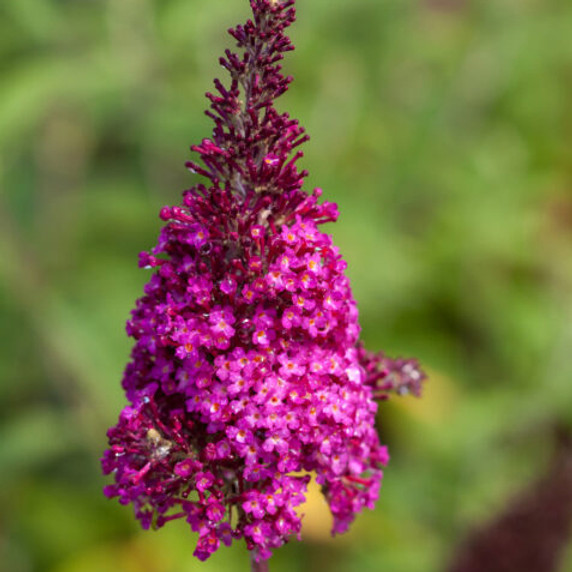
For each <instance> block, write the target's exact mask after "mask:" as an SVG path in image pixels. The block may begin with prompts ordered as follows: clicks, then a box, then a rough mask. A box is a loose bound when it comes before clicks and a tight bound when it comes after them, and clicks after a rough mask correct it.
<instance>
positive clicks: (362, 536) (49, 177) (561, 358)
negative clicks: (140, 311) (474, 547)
mask: <svg viewBox="0 0 572 572" xmlns="http://www.w3.org/2000/svg"><path fill="white" fill-rule="evenodd" d="M247 4H248V3H247V1H246V0H216V2H206V1H205V0H202V1H199V0H2V1H1V2H0V337H1V341H2V343H1V344H0V507H1V508H0V569H2V570H6V571H10V572H32V571H47V572H103V571H106V570H119V571H125V572H171V571H172V572H175V571H177V572H183V571H192V570H197V571H216V570H229V571H233V570H237V571H239V570H241V571H242V570H247V569H248V556H247V553H246V550H245V549H244V548H242V547H241V546H237V547H233V548H231V549H221V550H220V551H219V552H218V553H217V554H216V555H215V556H213V557H212V558H211V560H209V561H208V562H206V563H204V564H202V563H199V562H198V561H195V560H194V559H193V557H192V555H191V554H192V551H193V548H194V540H195V539H194V537H193V533H191V532H190V531H189V530H188V528H187V525H186V524H185V523H184V522H174V523H170V524H169V525H168V526H166V527H165V528H164V529H162V530H161V531H159V532H145V533H144V532H142V531H140V530H139V529H138V527H137V525H136V523H135V522H134V519H133V517H132V512H131V509H130V508H128V507H127V508H126V507H121V506H119V505H118V504H117V503H116V502H115V501H108V500H106V499H105V498H104V497H103V495H102V494H101V489H102V487H103V486H104V484H105V483H106V480H105V479H104V478H103V477H102V476H101V475H100V468H99V461H98V459H99V457H100V455H101V453H102V451H103V449H104V448H105V445H106V439H105V431H106V428H107V427H108V426H109V425H112V424H114V423H115V422H116V418H117V415H118V413H119V410H120V408H121V407H122V406H123V404H124V397H123V394H122V391H121V388H120V379H121V375H122V370H123V367H124V365H125V363H126V361H127V359H128V355H129V351H130V347H131V343H130V341H129V340H128V339H127V338H126V335H125V333H124V322H125V320H126V319H127V317H128V315H129V311H130V309H131V308H132V307H133V305H134V301H135V299H136V298H137V297H138V296H139V295H140V294H141V292H142V287H143V284H144V283H145V282H146V280H147V279H148V274H147V273H146V271H144V270H139V269H138V268H137V255H138V252H139V251H140V250H144V249H148V248H150V247H151V246H152V245H153V244H154V242H155V240H156V237H157V234H158V231H159V228H160V221H159V219H158V216H157V213H158V211H159V209H160V208H161V207H162V206H163V205H164V204H176V203H177V202H178V201H179V197H180V193H181V192H182V190H183V189H185V188H188V187H190V186H191V185H192V184H193V183H194V182H196V179H195V178H194V177H193V176H192V175H191V174H189V173H188V172H187V171H186V169H185V168H184V162H185V161H186V160H187V159H188V158H190V153H189V151H188V146H189V145H190V144H193V143H196V142H198V141H200V139H202V138H203V137H205V136H208V135H209V134H210V132H211V125H210V123H209V120H208V118H206V117H205V116H204V115H203V110H204V108H205V107H206V100H205V98H204V96H203V94H204V92H205V91H207V90H210V89H211V86H212V79H213V78H214V77H215V76H217V75H219V76H220V77H221V78H222V77H223V76H222V71H223V70H222V69H221V68H220V67H219V66H218V63H217V60H218V56H219V55H220V54H222V52H223V50H224V48H226V47H229V46H231V45H232V42H231V39H230V37H228V36H226V33H225V30H226V29H227V28H228V27H229V26H231V25H234V24H236V23H239V22H241V21H243V20H244V19H245V18H246V16H247V14H248V5H247ZM299 4H300V5H299V7H298V15H299V21H298V23H297V24H296V26H295V27H294V28H293V29H292V33H291V35H292V37H293V40H294V42H295V44H296V46H297V51H295V52H294V53H293V54H291V55H290V57H289V59H287V61H286V65H285V67H286V69H287V72H288V73H289V74H292V75H294V76H295V82H294V83H293V84H292V87H291V90H290V92H289V93H288V94H286V95H285V96H284V97H283V98H282V99H281V101H280V102H279V108H280V109H282V110H287V111H289V112H290V113H291V114H292V115H293V116H295V117H298V118H299V119H300V120H301V122H302V124H303V125H304V126H305V127H306V128H307V130H308V132H309V133H310V135H311V136H312V140H311V141H310V143H308V144H307V145H306V148H305V153H306V156H305V158H304V159H303V161H302V165H303V167H305V168H308V169H309V170H310V177H309V178H308V180H307V183H308V188H310V187H312V186H320V187H322V188H323V189H324V196H325V198H327V199H328V200H333V201H336V202H338V204H339V207H340V210H341V213H342V215H341V219H340V221H339V222H338V223H336V224H335V225H330V226H329V232H331V233H332V234H333V235H334V238H335V241H336V243H337V244H338V245H339V246H340V248H341V250H342V253H343V254H344V256H345V257H346V259H347V261H348V264H349V274H350V276H351V278H352V280H353V288H354V293H355V296H356V298H357V300H358V303H359V307H360V312H361V321H362V325H363V337H364V339H365V341H366V344H367V345H368V347H369V348H370V349H384V350H385V351H386V352H387V353H389V354H390V355H394V356H397V355H402V356H406V357H410V356H416V357H418V358H419V360H420V361H421V362H422V364H423V366H424V367H425V368H426V370H427V371H428V373H429V374H430V381H429V382H428V383H427V384H426V388H425V389H426V391H425V395H424V397H423V399H422V400H419V401H416V400H415V399H414V398H403V399H401V400H395V402H390V403H387V404H383V406H382V407H381V409H380V413H379V425H380V430H381V431H382V435H383V439H384V440H385V441H386V442H387V443H389V445H390V447H391V453H392V461H391V463H390V466H389V468H388V470H387V472H386V477H385V482H384V487H383V490H382V495H381V499H380V501H379V503H378V505H377V508H376V509H375V510H374V511H366V512H364V513H363V514H362V515H361V516H360V517H359V518H358V519H357V521H356V522H355V524H354V526H353V528H352V530H351V532H350V533H348V534H347V535H345V536H342V537H339V538H336V539H335V540H331V539H330V537H329V526H330V520H329V516H328V513H327V510H326V508H325V506H324V505H323V504H322V503H321V501H320V497H319V495H318V493H317V492H316V491H314V492H313V493H312V495H311V496H310V500H309V503H308V505H307V506H306V507H305V512H306V515H307V516H306V524H305V527H304V532H303V534H304V542H302V543H297V542H293V543H291V544H289V545H287V546H286V547H284V548H282V549H281V550H279V551H278V552H277V554H276V556H275V557H274V558H273V559H272V561H271V570H272V571H286V570H299V571H309V570H329V571H333V572H337V571H339V572H342V571H354V570H359V571H363V572H365V571H378V570H379V571H389V572H432V571H435V572H437V571H442V570H447V569H448V567H450V566H451V563H452V562H453V560H454V555H455V554H456V553H458V551H459V550H460V546H462V543H463V541H464V539H466V538H467V535H470V534H471V532H472V531H473V530H475V529H478V528H479V527H486V526H488V524H487V523H490V522H492V521H494V520H495V519H497V518H498V517H499V514H502V513H503V511H504V510H506V508H507V507H509V506H511V503H514V502H515V501H514V499H515V498H519V495H521V494H522V491H526V490H530V487H531V486H533V485H532V483H534V482H536V481H537V480H538V479H541V478H545V477H546V475H549V474H550V471H551V467H552V466H553V458H554V455H555V454H556V455H558V453H554V451H555V449H557V448H558V447H557V445H556V444H555V443H556V439H555V437H554V436H555V434H556V433H557V432H558V433H559V434H562V433H564V434H566V433H567V432H568V431H569V429H570V428H572V383H571V381H572V362H571V359H570V355H571V353H572V192H571V191H572V97H571V93H572V4H571V3H570V2H568V1H567V0H562V1H558V0H494V1H493V0H490V1H486V0H482V1H477V0H465V1H463V0H351V1H348V0H300V1H299ZM556 428H558V431H556ZM543 476H544V477H543ZM557 504H561V503H557ZM564 528H565V527H564ZM563 534H564V536H566V534H569V533H566V531H565V530H564V532H563ZM568 544H570V543H568ZM554 569H555V570H558V571H561V572H564V571H571V570H572V547H570V546H568V548H564V550H563V552H562V557H561V558H560V560H559V564H558V566H557V567H555V568H554ZM547 570H548V569H547ZM521 572H526V569H525V568H521Z"/></svg>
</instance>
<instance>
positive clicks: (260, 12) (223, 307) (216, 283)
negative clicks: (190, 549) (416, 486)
mask: <svg viewBox="0 0 572 572" xmlns="http://www.w3.org/2000/svg"><path fill="white" fill-rule="evenodd" d="M251 7H252V11H253V19H252V20H249V21H248V22H247V23H246V24H244V25H243V26H237V27H236V28H233V29H232V30H231V31H230V33H231V35H232V36H233V38H234V39H235V40H236V42H237V45H238V47H239V48H241V49H242V51H243V55H242V57H239V56H238V55H236V54H234V53H233V52H231V51H227V52H226V55H225V57H224V58H223V59H222V60H221V63H222V65H223V67H225V69H227V70H228V72H229V73H230V86H228V87H226V88H225V87H224V86H223V85H222V83H221V82H220V81H218V80H217V81H215V87H216V88H217V91H218V95H215V94H209V95H208V98H209V100H210V101H211V107H210V110H209V111H208V112H207V113H208V114H209V115H210V116H211V117H212V118H213V120H214V123H215V127H214V131H213V135H212V138H211V139H205V140H203V141H202V143H201V144H199V145H197V146H194V147H193V148H192V149H193V150H194V151H195V152H197V153H199V155H200V158H201V160H202V164H203V166H199V165H197V164H195V163H190V164H189V168H191V169H192V170H194V171H195V172H197V173H199V174H201V175H204V177H206V179H207V180H206V181H205V182H202V183H198V184H196V185H195V186H194V187H192V188H191V189H188V190H186V191H185V192H184V193H183V201H182V204H180V205H176V206H166V207H164V208H163V209H161V212H160V217H161V219H162V220H163V221H165V225H164V227H163V228H162V230H161V233H160V235H159V239H158V242H157V245H156V246H155V247H154V248H153V249H152V250H151V252H144V253H142V254H141V255H140V259H139V264H140V266H142V267H144V268H148V269H151V270H153V274H152V276H151V277H150V279H149V281H148V283H147V284H146V285H145V287H144V294H143V296H142V297H141V298H140V299H139V300H138V301H137V304H136V307H135V309H134V310H133V311H132V315H131V318H130V319H129V321H128V322H127V334H128V335H129V336H130V337H132V338H133V339H134V340H135V344H134V347H133V350H132V353H131V360H130V362H129V363H128V365H127V367H126V369H125V373H124V376H123V380H122V385H123V388H124V390H125V393H126V397H127V399H128V401H129V405H128V406H126V407H125V408H124V410H123V411H122V413H121V414H120V417H119V421H118V423H117V425H116V426H115V427H112V428H111V429H110V430H109V432H108V438H109V449H108V450H107V451H106V452H105V454H104V457H103V459H102V466H103V471H104V473H105V474H109V475H113V478H114V483H113V484H111V485H108V486H107V487H106V489H105V494H106V495H107V496H109V497H116V498H118V499H119V502H120V503H122V504H131V505H133V508H134V511H135V515H136V517H137V518H138V519H139V520H140V521H141V524H142V526H143V527H144V528H150V527H154V528H160V527H161V526H163V525H165V524H166V523H167V522H169V521H171V520H173V519H178V518H184V519H185V520H186V521H187V522H188V524H189V526H190V528H191V530H193V531H194V532H196V533H198V541H197V546H196V549H195V552H194V554H195V556H197V558H199V559H201V560H205V559H206V558H208V557H209V556H210V555H211V554H212V553H213V552H215V551H216V550H217V549H218V547H219V546H220V545H221V543H222V544H225V545H228V544H230V543H231V542H232V541H233V540H237V539H243V540H244V541H245V542H246V545H247V547H248V548H249V549H250V550H251V551H252V553H253V554H254V555H255V558H256V559H258V560H265V559H267V558H269V557H270V555H271V554H272V551H273V550H274V549H275V548H278V547H279V546H281V545H283V544H284V543H285V542H287V541H288V540H289V539H290V538H292V537H299V535H300V531H301V517H300V516H299V514H298V513H297V512H296V510H295V509H296V507H297V506H298V505H300V504H301V503H302V502H304V499H305V495H306V492H307V486H308V482H309V480H310V478H311V477H310V475H312V474H313V475H315V479H316V481H317V483H319V484H320V485H321V487H322V493H323V495H324V497H325V499H326V501H327V502H328V504H329V506H330V509H331V512H332V515H333V526H332V533H334V534H337V533H342V532H345V531H346V530H347V528H348V526H349V525H350V524H351V522H352V521H353V519H354V518H355V516H356V514H357V513H359V512H360V511H361V510H362V509H363V508H366V507H367V508H373V506H374V503H375V501H376V499H377V496H378V494H379V489H380V485H381V479H382V476H383V468H384V466H385V465H386V464H387V462H388V459H389V457H388V453H387V449H386V447H385V446H383V445H382V444H381V443H380V440H379V436H378V434H377V431H376V428H375V415H376V411H377V402H376V400H380V399H385V398H386V397H387V395H388V394H389V392H390V391H397V392H398V393H403V392H404V391H405V390H406V389H409V390H410V391H412V392H413V393H418V391H419V390H420V387H421V379H420V377H416V375H415V374H416V372H418V369H416V365H413V362H411V363H410V362H400V361H395V362H394V361H392V360H389V358H386V357H385V356H383V354H378V355H377V356H376V355H375V354H371V353H369V352H366V350H364V349H363V347H362V346H360V345H358V339H359V333H360V326H359V323H358V311H357V307H356V303H355V300H354V298H353V295H352V292H351V288H350V284H349V280H348V278H347V276H346V275H345V271H346V267H347V264H346V262H345V261H344V259H343V258H342V256H341V255H340V252H339V250H338V248H337V247H336V246H335V245H334V244H333V240H332V237H331V236H329V235H328V234H325V233H324V232H321V231H320V230H319V225H321V224H322V223H326V222H332V221H335V220H336V219H337V216H338V211H337V206H336V205H335V204H333V203H329V202H327V201H324V202H319V201H320V197H321V194H322V191H321V189H314V191H313V192H312V193H310V194H308V193H306V192H305V191H304V190H302V183H303V178H304V176H305V174H306V173H305V171H298V169H297V166H296V162H297V160H298V159H299V158H300V157H301V152H300V151H299V150H298V146H299V145H300V144H301V143H303V142H304V141H305V140H306V139H307V136H306V135H305V133H304V130H303V129H302V128H301V127H300V126H299V125H298V123H297V122H296V121H295V120H292V119H290V117H289V116H288V115H287V114H285V113H283V114H280V113H278V112H277V111H276V110H275V108H274V100H275V99H276V98H277V97H278V96H279V95H281V94H282V93H284V91H286V89H287V88H288V84H289V82H290V78H288V77H285V76H283V75H282V73H281V68H280V61H281V59H282V57H283V55H284V53H285V52H288V51H290V50H291V49H292V48H293V46H292V44H291V42H290V40H289V38H288V37H287V36H286V35H285V33H284V31H285V29H286V28H287V27H288V26H289V25H290V24H292V22H293V21H294V18H295V11H294V2H293V0H251ZM419 376H421V374H420V373H419Z"/></svg>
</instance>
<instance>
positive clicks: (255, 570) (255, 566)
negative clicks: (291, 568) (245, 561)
mask: <svg viewBox="0 0 572 572" xmlns="http://www.w3.org/2000/svg"><path fill="white" fill-rule="evenodd" d="M257 555H258V550H256V548H255V549H254V550H251V551H250V566H251V570H252V572H268V560H261V561H260V562H256V556H257Z"/></svg>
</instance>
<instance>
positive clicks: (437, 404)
mask: <svg viewBox="0 0 572 572" xmlns="http://www.w3.org/2000/svg"><path fill="white" fill-rule="evenodd" d="M426 373H427V376H428V379H427V380H425V382H424V383H423V393H422V395H421V397H420V398H419V397H414V396H413V395H405V396H403V397H397V396H395V397H393V396H392V398H391V403H392V404H393V405H394V406H395V407H396V408H397V409H399V410H402V411H405V412H406V413H407V414H409V415H411V417H413V418H415V419H417V420H418V421H421V422H423V423H429V424H435V425H438V424H440V423H441V422H443V421H445V420H446V419H447V418H448V417H449V416H450V415H451V413H452V412H453V411H454V409H455V408H456V406H457V405H458V402H459V392H458V391H457V389H456V386H455V383H454V382H453V380H452V379H450V378H449V377H447V376H446V375H443V374H442V373H439V372H437V371H427V370H426Z"/></svg>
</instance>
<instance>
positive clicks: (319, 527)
mask: <svg viewBox="0 0 572 572" xmlns="http://www.w3.org/2000/svg"><path fill="white" fill-rule="evenodd" d="M304 474H307V473H304ZM311 475H312V480H311V481H310V483H309V484H308V494H307V495H306V502H305V503H304V504H302V505H300V506H298V507H296V513H297V514H298V515H299V516H302V515H303V517H304V518H303V519H302V536H303V538H304V540H313V541H317V542H327V541H328V540H330V539H331V538H332V535H331V530H332V522H333V519H332V513H331V512H330V508H329V507H328V503H327V502H326V499H325V498H324V495H323V494H322V492H321V487H320V485H318V483H317V482H316V475H315V473H311Z"/></svg>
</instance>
